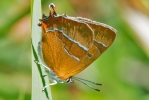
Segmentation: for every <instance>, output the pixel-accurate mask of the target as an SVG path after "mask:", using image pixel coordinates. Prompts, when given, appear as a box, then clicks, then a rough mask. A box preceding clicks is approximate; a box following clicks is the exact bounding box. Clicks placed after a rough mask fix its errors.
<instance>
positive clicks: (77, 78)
mask: <svg viewBox="0 0 149 100" xmlns="http://www.w3.org/2000/svg"><path fill="white" fill-rule="evenodd" d="M73 78H75V79H79V80H83V81H86V82H90V83H92V84H95V85H102V84H100V83H96V82H92V81H89V80H86V79H82V78H79V77H73Z"/></svg>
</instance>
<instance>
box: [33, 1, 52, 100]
mask: <svg viewBox="0 0 149 100" xmlns="http://www.w3.org/2000/svg"><path fill="white" fill-rule="evenodd" d="M31 13H32V21H31V24H32V51H33V52H32V100H52V96H51V92H50V89H49V88H47V89H45V91H44V92H42V88H43V87H44V86H45V85H46V84H48V83H49V79H48V77H43V76H44V75H46V72H45V70H44V68H43V67H40V66H39V65H36V64H35V63H34V60H35V59H36V60H38V61H41V60H40V58H39V57H38V56H37V46H38V42H39V41H40V40H41V28H40V27H39V26H38V25H37V24H38V23H39V19H41V15H42V14H41V1H40V0H35V1H34V0H32V5H31Z"/></svg>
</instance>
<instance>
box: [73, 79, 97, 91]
mask: <svg viewBox="0 0 149 100" xmlns="http://www.w3.org/2000/svg"><path fill="white" fill-rule="evenodd" d="M72 78H73V79H75V80H77V81H79V82H81V83H83V84H84V85H86V86H88V87H90V88H91V89H93V90H95V91H100V90H99V89H96V88H94V87H92V86H91V85H89V84H87V83H85V82H83V81H82V80H80V79H79V78H76V77H75V78H74V77H72Z"/></svg>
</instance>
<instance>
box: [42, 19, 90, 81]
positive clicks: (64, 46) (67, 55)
mask: <svg viewBox="0 0 149 100" xmlns="http://www.w3.org/2000/svg"><path fill="white" fill-rule="evenodd" d="M58 18H59V19H58ZM55 21H58V22H57V23H56V22H55ZM58 23H59V24H58ZM70 23H71V24H74V27H72V26H71V24H70ZM41 26H42V27H43V29H44V30H43V32H44V33H43V35H42V53H43V58H44V61H45V63H46V64H47V65H48V67H50V68H51V69H52V70H53V71H54V72H55V73H56V75H57V76H58V77H59V78H61V79H63V80H65V79H67V78H69V77H71V76H73V73H72V74H70V72H72V71H74V70H75V69H76V68H77V66H78V65H79V64H80V63H81V62H82V61H83V59H84V58H85V57H86V55H87V52H88V50H89V49H90V47H91V46H92V45H93V31H92V30H90V28H89V27H88V25H87V24H86V23H78V22H76V21H73V20H67V19H66V18H64V17H59V16H56V17H49V18H47V19H45V20H42V21H41Z"/></svg>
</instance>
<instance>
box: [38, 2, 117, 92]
mask: <svg viewBox="0 0 149 100" xmlns="http://www.w3.org/2000/svg"><path fill="white" fill-rule="evenodd" d="M49 8H50V15H49V16H45V15H43V17H42V19H40V23H39V26H41V27H42V41H41V42H40V43H39V52H40V55H41V58H42V59H43V61H44V63H45V64H42V63H40V62H38V61H36V63H38V64H40V65H42V66H44V67H45V68H46V69H47V70H48V74H49V77H50V80H52V82H53V83H51V84H49V85H53V84H56V83H57V82H59V83H63V82H67V83H71V82H73V81H72V79H75V80H78V81H80V82H82V83H84V82H83V81H88V80H84V79H81V78H77V77H73V76H74V75H76V74H78V73H79V72H81V71H82V70H84V69H85V68H86V67H88V66H89V65H90V64H91V63H92V62H93V61H95V60H96V59H97V58H98V57H99V56H100V55H101V54H102V53H103V52H104V51H105V50H106V49H107V48H108V47H109V46H110V45H111V44H112V43H113V41H114V39H115V37H116V30H115V29H114V28H112V27H111V26H108V25H106V24H103V23H99V22H96V21H92V20H90V19H87V18H82V17H70V16H67V15H66V14H64V15H58V14H57V13H56V11H55V5H54V4H53V3H51V4H50V5H49ZM88 82H91V81H88ZM91 83H94V82H91ZM84 84H86V83H84ZM94 84H96V85H101V84H98V83H94ZM49 85H47V86H45V87H44V89H45V88H46V87H48V86H49ZM86 85H88V84H86ZM88 86H89V87H91V86H90V85H88ZM91 88H93V87H91ZM93 89H95V88H93ZM95 90H97V91H99V90H98V89H95Z"/></svg>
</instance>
